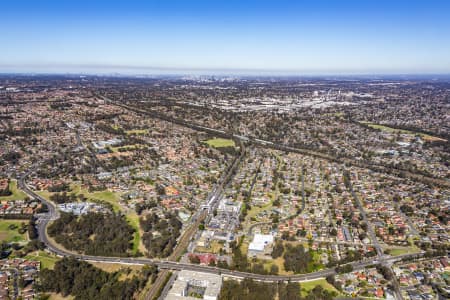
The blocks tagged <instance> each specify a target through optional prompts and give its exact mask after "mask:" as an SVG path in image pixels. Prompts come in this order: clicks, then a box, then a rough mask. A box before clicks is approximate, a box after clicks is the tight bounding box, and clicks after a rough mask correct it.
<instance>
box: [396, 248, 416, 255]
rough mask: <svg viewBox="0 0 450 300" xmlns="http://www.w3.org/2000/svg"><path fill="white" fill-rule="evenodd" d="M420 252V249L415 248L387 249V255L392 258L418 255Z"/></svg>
mask: <svg viewBox="0 0 450 300" xmlns="http://www.w3.org/2000/svg"><path fill="white" fill-rule="evenodd" d="M418 252H420V249H418V248H417V247H401V248H400V247H399V248H392V249H389V254H390V255H392V256H398V255H403V254H410V253H418Z"/></svg>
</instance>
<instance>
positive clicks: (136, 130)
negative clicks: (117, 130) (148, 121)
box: [125, 129, 148, 135]
mask: <svg viewBox="0 0 450 300" xmlns="http://www.w3.org/2000/svg"><path fill="white" fill-rule="evenodd" d="M125 133H126V134H127V135H133V134H134V135H141V134H147V133H148V129H133V130H126V131H125Z"/></svg>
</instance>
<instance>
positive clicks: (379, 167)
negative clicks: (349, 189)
mask: <svg viewBox="0 0 450 300" xmlns="http://www.w3.org/2000/svg"><path fill="white" fill-rule="evenodd" d="M102 98H103V99H104V100H105V101H107V102H108V103H111V104H113V105H117V106H119V107H122V108H124V109H127V110H130V111H133V112H135V113H138V114H144V115H148V116H150V117H152V118H157V119H160V120H163V121H167V122H171V123H174V124H177V125H181V126H184V127H188V128H191V129H193V130H197V131H202V132H206V133H210V134H212V135H216V136H219V137H225V138H232V139H236V140H240V141H242V142H250V143H252V144H254V145H258V146H261V147H265V148H271V149H276V150H281V151H286V152H293V153H299V154H303V155H308V156H313V157H316V158H320V159H325V160H329V161H333V162H337V163H342V164H345V165H348V166H354V167H359V168H364V169H370V170H372V171H376V172H381V173H388V174H393V175H396V176H406V177H410V178H412V179H414V180H417V181H422V182H425V183H429V184H430V183H431V184H436V183H438V184H440V185H442V186H446V187H450V180H446V179H437V178H432V177H428V176H424V175H420V174H416V173H411V172H409V171H406V170H399V169H395V168H393V167H389V166H386V165H383V164H381V163H375V162H364V161H361V160H356V159H355V158H354V157H346V156H340V157H335V156H332V155H329V154H326V153H322V152H317V151H313V150H310V149H306V148H299V147H291V146H289V145H283V144H278V143H274V142H272V141H266V140H262V139H258V138H254V137H250V136H243V135H239V134H233V133H229V132H226V131H224V130H220V129H215V128H210V127H206V126H202V125H199V124H194V123H192V122H186V121H185V120H182V119H177V118H173V117H170V116H167V115H164V114H161V113H158V112H154V111H148V110H145V109H140V108H137V107H135V106H133V104H131V103H127V105H124V104H123V103H120V102H118V101H113V100H111V99H108V98H105V97H102Z"/></svg>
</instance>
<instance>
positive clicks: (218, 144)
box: [205, 138, 236, 148]
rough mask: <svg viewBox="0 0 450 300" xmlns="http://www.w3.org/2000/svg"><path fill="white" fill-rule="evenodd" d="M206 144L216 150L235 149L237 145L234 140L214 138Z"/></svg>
mask: <svg viewBox="0 0 450 300" xmlns="http://www.w3.org/2000/svg"><path fill="white" fill-rule="evenodd" d="M205 143H206V144H207V145H209V146H211V147H214V148H223V147H235V146H236V144H235V142H234V141H233V140H230V139H222V138H213V139H210V140H207V141H205Z"/></svg>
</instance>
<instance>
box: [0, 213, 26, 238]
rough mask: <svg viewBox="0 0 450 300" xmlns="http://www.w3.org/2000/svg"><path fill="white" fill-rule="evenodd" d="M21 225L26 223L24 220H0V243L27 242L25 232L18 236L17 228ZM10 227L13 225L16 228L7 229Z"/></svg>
mask: <svg viewBox="0 0 450 300" xmlns="http://www.w3.org/2000/svg"><path fill="white" fill-rule="evenodd" d="M22 223H25V224H26V223H27V221H26V220H4V219H0V241H6V242H8V243H10V242H14V243H19V242H26V241H27V240H28V234H27V232H25V233H23V234H20V233H19V231H18V230H19V228H21V227H22ZM10 225H15V226H16V227H17V228H15V229H9V226H10Z"/></svg>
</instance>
